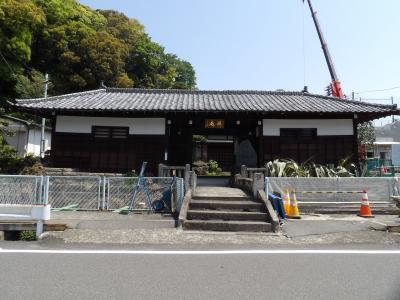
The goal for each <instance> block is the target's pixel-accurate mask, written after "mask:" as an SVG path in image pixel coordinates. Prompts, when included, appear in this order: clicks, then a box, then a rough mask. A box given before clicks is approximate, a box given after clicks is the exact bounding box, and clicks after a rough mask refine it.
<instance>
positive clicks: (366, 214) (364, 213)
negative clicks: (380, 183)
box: [359, 190, 374, 218]
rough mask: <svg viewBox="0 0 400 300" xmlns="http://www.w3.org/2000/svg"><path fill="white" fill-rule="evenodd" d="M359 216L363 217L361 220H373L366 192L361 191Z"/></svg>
mask: <svg viewBox="0 0 400 300" xmlns="http://www.w3.org/2000/svg"><path fill="white" fill-rule="evenodd" d="M359 216H360V217H363V218H373V217H374V216H373V215H372V211H371V208H370V207H369V201H368V193H367V190H363V197H362V199H361V206H360V213H359Z"/></svg>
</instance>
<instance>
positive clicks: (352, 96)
mask: <svg viewBox="0 0 400 300" xmlns="http://www.w3.org/2000/svg"><path fill="white" fill-rule="evenodd" d="M351 100H354V92H352V93H351Z"/></svg>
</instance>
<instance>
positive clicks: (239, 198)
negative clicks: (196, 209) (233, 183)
mask: <svg viewBox="0 0 400 300" xmlns="http://www.w3.org/2000/svg"><path fill="white" fill-rule="evenodd" d="M192 199H194V200H220V201H252V200H253V198H252V197H251V196H202V195H194V196H193V197H192Z"/></svg>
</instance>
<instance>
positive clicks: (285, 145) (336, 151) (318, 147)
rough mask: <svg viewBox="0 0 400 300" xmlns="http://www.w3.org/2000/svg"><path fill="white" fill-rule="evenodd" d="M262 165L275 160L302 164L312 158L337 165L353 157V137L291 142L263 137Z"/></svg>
mask: <svg viewBox="0 0 400 300" xmlns="http://www.w3.org/2000/svg"><path fill="white" fill-rule="evenodd" d="M262 144H263V156H262V158H263V162H262V164H263V163H266V162H268V161H270V160H274V159H277V158H290V159H293V160H295V161H296V162H299V163H301V162H304V161H306V160H307V159H310V158H312V159H313V161H315V162H316V163H320V164H337V163H338V162H339V160H340V159H342V158H346V157H348V156H352V155H354V137H353V136H352V135H351V136H317V137H315V138H314V139H313V140H302V141H298V140H293V141H290V140H289V139H288V138H287V137H279V136H264V137H263V138H262Z"/></svg>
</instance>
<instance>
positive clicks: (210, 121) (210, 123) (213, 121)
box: [204, 119, 225, 129]
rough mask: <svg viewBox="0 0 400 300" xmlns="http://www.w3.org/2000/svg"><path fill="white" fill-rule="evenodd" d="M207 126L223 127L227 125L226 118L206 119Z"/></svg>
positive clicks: (211, 127)
mask: <svg viewBox="0 0 400 300" xmlns="http://www.w3.org/2000/svg"><path fill="white" fill-rule="evenodd" d="M204 127H205V128H209V129H213V128H214V129H223V128H224V127H225V120H224V119H206V120H205V126H204Z"/></svg>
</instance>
